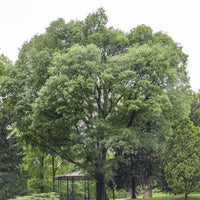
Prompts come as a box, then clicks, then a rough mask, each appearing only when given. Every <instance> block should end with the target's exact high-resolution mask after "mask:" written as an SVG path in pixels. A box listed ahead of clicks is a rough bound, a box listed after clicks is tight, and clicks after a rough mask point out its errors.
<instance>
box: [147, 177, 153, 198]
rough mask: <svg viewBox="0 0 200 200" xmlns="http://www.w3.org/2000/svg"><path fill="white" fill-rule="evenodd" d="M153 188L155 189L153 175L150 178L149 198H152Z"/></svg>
mask: <svg viewBox="0 0 200 200" xmlns="http://www.w3.org/2000/svg"><path fill="white" fill-rule="evenodd" d="M152 189H153V182H152V176H150V177H149V179H148V198H152Z"/></svg>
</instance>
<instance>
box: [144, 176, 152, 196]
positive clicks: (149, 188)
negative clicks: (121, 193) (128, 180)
mask: <svg viewBox="0 0 200 200" xmlns="http://www.w3.org/2000/svg"><path fill="white" fill-rule="evenodd" d="M152 188H153V183H152V176H150V177H149V178H148V184H147V188H146V185H145V184H143V193H144V198H152Z"/></svg>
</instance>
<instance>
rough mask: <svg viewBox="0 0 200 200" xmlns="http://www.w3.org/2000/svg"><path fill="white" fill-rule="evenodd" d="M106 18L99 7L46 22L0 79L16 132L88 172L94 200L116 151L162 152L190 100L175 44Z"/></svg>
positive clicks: (184, 61)
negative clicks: (126, 30)
mask: <svg viewBox="0 0 200 200" xmlns="http://www.w3.org/2000/svg"><path fill="white" fill-rule="evenodd" d="M106 23H107V16H106V15H105V11H104V10H103V9H102V8H100V9H98V11H97V12H95V13H92V14H90V15H88V17H87V18H86V19H85V20H84V21H70V22H69V23H67V24H66V23H65V21H64V20H63V19H58V20H56V21H54V22H52V23H51V24H50V26H49V27H48V28H47V29H46V32H45V33H44V34H41V35H36V36H34V37H33V38H32V39H31V40H30V41H29V42H26V43H25V44H24V45H23V46H22V48H21V50H20V53H19V57H18V60H17V62H16V63H15V65H14V66H10V67H7V68H6V74H7V75H6V76H4V77H3V78H2V80H1V86H2V96H3V101H4V102H7V103H8V104H9V106H11V107H12V108H13V109H14V111H15V112H16V118H15V125H16V126H17V128H18V130H19V131H20V132H21V134H22V135H23V137H24V138H25V139H26V140H27V141H28V142H31V143H34V144H38V145H41V146H44V147H45V148H47V149H50V150H51V151H52V152H54V153H57V154H58V155H60V156H61V157H62V158H63V159H66V160H67V161H70V162H72V163H74V164H76V165H78V166H80V167H81V168H83V169H84V170H86V171H87V172H89V174H90V175H91V176H92V177H94V178H95V179H96V184H97V185H96V186H97V199H98V200H100V199H105V198H106V194H105V177H106V176H107V175H108V174H112V173H113V171H112V168H111V166H114V165H113V163H114V162H116V159H115V158H114V156H113V155H116V150H119V149H123V151H127V152H128V151H130V148H132V147H133V146H134V147H136V148H135V149H137V148H139V147H144V148H147V149H151V148H154V147H155V146H154V147H153V143H151V142H149V141H154V144H155V143H156V144H157V145H156V148H157V151H158V149H161V147H159V145H160V144H162V142H164V141H165V138H166V137H167V136H168V134H169V133H170V132H171V130H172V127H174V126H177V124H178V123H179V122H180V120H182V119H183V118H184V117H185V116H187V115H188V113H189V100H190V86H189V79H188V76H187V71H186V66H187V55H185V54H184V53H183V52H182V48H181V47H180V46H179V45H178V44H176V43H175V42H174V41H173V40H172V39H171V38H170V37H169V36H167V35H166V34H163V33H161V32H159V33H155V34H154V33H153V31H152V30H151V28H150V27H146V26H145V25H141V26H138V27H137V28H135V29H133V30H131V31H130V33H129V34H125V33H124V32H123V31H121V30H115V29H113V28H107V27H106ZM156 148H155V149H156ZM110 154H111V155H112V156H111V155H110Z"/></svg>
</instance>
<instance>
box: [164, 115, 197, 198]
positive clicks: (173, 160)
mask: <svg viewBox="0 0 200 200" xmlns="http://www.w3.org/2000/svg"><path fill="white" fill-rule="evenodd" d="M199 140H200V129H199V128H197V127H195V126H194V125H193V123H192V122H191V121H190V120H189V118H185V119H184V120H183V122H182V123H181V125H180V126H178V127H177V128H176V130H175V131H174V134H173V135H172V136H171V137H170V138H169V140H168V143H167V149H166V152H167V154H166V167H165V173H166V177H167V182H168V185H169V187H170V188H171V189H172V190H173V191H174V192H175V193H183V192H184V193H185V199H187V195H188V194H189V193H191V192H194V191H196V190H197V188H198V187H199V178H200V170H199V167H198V166H199V164H200V159H199V158H200V141H199Z"/></svg>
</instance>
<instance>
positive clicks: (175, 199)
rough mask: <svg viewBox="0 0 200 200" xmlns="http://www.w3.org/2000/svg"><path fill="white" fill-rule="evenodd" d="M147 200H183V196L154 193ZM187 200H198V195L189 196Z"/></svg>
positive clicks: (199, 195) (199, 198)
mask: <svg viewBox="0 0 200 200" xmlns="http://www.w3.org/2000/svg"><path fill="white" fill-rule="evenodd" d="M138 199H142V197H138ZM148 200H184V195H183V194H182V195H173V194H164V193H155V194H153V198H149V199H148ZM188 200H200V193H191V194H189V195H188Z"/></svg>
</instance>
